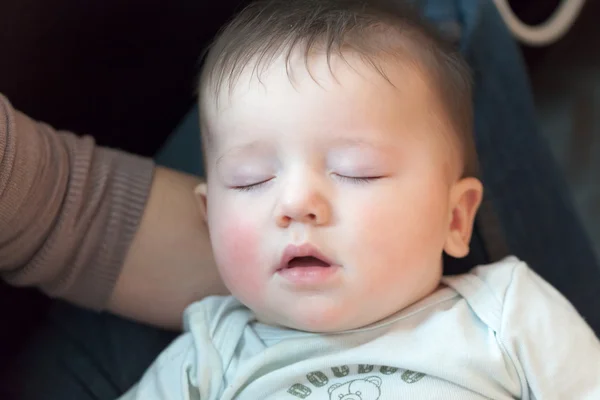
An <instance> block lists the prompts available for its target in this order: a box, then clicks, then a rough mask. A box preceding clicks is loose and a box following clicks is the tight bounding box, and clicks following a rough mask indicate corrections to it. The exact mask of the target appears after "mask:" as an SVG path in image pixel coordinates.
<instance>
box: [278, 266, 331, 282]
mask: <svg viewBox="0 0 600 400" xmlns="http://www.w3.org/2000/svg"><path fill="white" fill-rule="evenodd" d="M338 268H339V267H338V266H337V265H331V266H329V267H321V266H310V265H307V266H303V267H294V268H283V269H280V270H279V271H277V273H278V274H279V276H281V277H282V278H284V279H286V280H288V281H289V282H291V283H294V284H298V285H315V284H320V283H325V282H327V281H328V280H329V279H330V278H331V277H332V276H333V275H335V273H336V272H337V270H338Z"/></svg>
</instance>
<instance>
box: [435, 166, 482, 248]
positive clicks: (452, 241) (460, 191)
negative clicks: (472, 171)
mask: <svg viewBox="0 0 600 400" xmlns="http://www.w3.org/2000/svg"><path fill="white" fill-rule="evenodd" d="M482 198H483V185H482V184H481V182H480V181H479V179H477V178H463V179H461V180H460V181H458V182H457V183H456V184H455V185H454V187H453V188H452V191H451V193H450V206H451V209H450V211H451V213H450V216H449V223H450V226H449V229H448V237H447V238H446V243H445V244H444V251H445V252H446V253H447V254H448V255H450V256H452V257H455V258H462V257H465V256H467V254H469V242H470V241H471V234H472V233H473V223H474V222H475V215H476V214H477V209H478V208H479V205H480V204H481V199H482Z"/></svg>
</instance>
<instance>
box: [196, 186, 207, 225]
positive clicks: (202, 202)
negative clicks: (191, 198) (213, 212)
mask: <svg viewBox="0 0 600 400" xmlns="http://www.w3.org/2000/svg"><path fill="white" fill-rule="evenodd" d="M206 193H207V186H206V183H205V182H202V183H201V184H199V185H198V186H196V188H195V189H194V195H195V196H196V199H197V200H198V207H200V212H201V215H202V219H204V222H206V221H207V218H208V216H207V208H206Z"/></svg>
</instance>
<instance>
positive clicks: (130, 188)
mask: <svg viewBox="0 0 600 400" xmlns="http://www.w3.org/2000/svg"><path fill="white" fill-rule="evenodd" d="M196 181H197V180H196V179H195V178H193V177H190V176H187V175H184V174H180V173H177V172H174V171H168V170H164V169H159V168H158V169H157V168H155V167H154V164H153V163H152V161H151V160H147V159H144V158H141V157H137V156H134V155H130V154H126V153H123V152H120V151H116V150H110V149H105V148H101V147H98V146H96V145H95V143H94V141H93V140H92V139H91V138H89V137H77V136H75V135H73V134H71V133H68V132H60V131H55V130H54V129H52V128H51V127H50V126H48V125H45V124H42V123H39V122H35V121H33V120H31V119H30V118H28V117H27V116H25V115H24V114H22V113H19V112H18V111H16V110H14V109H13V108H12V106H11V104H10V103H9V102H8V100H7V99H6V98H4V97H2V96H0V273H1V274H2V277H3V279H5V280H6V281H7V282H9V283H11V284H14V285H18V286H36V287H38V288H40V289H41V290H43V291H44V292H45V293H47V294H48V295H50V296H53V297H59V298H63V299H65V300H67V301H70V302H73V303H75V304H78V305H81V306H84V307H88V308H92V309H96V310H103V309H108V310H110V311H113V312H116V313H118V314H121V315H124V316H126V317H129V318H133V319H137V320H140V321H144V322H147V323H152V324H158V325H162V326H165V327H172V328H175V327H178V326H179V321H180V319H181V312H182V310H183V308H184V307H185V305H186V304H188V303H189V302H190V301H192V300H194V299H197V298H200V297H203V296H206V295H208V294H212V293H220V292H222V291H223V286H222V284H221V282H220V280H219V278H218V274H217V273H216V268H215V266H214V262H213V260H212V255H211V253H210V246H209V244H208V234H207V231H206V228H205V226H204V225H203V223H202V219H201V218H200V217H199V215H198V214H199V212H200V210H199V209H198V205H197V203H196V202H195V200H194V196H193V193H192V189H193V187H194V185H195V184H196ZM147 304H152V305H153V306H152V308H149V307H147V306H146V305H147Z"/></svg>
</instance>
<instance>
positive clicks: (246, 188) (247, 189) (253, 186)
mask: <svg viewBox="0 0 600 400" xmlns="http://www.w3.org/2000/svg"><path fill="white" fill-rule="evenodd" d="M272 179H273V178H269V179H265V180H263V181H260V182H256V183H251V184H249V185H237V186H231V187H230V188H231V189H234V190H238V191H240V192H250V191H252V190H256V189H260V188H261V187H262V186H264V185H265V184H267V183H269V182H270V181H271V180H272Z"/></svg>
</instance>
